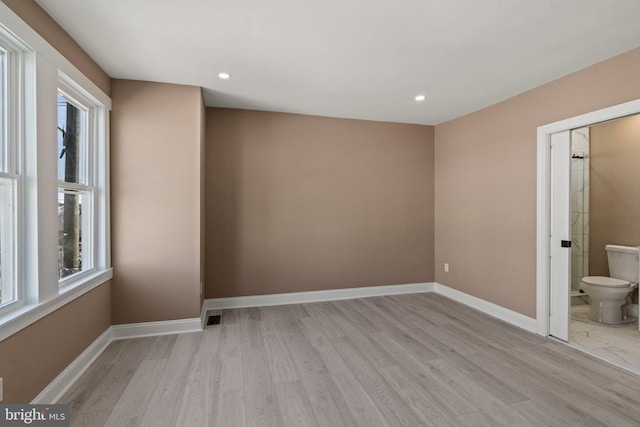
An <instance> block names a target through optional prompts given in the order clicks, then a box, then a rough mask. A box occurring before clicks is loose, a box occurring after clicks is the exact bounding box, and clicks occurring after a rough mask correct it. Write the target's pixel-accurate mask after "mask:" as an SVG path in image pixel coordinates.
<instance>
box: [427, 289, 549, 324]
mask: <svg viewBox="0 0 640 427" xmlns="http://www.w3.org/2000/svg"><path fill="white" fill-rule="evenodd" d="M435 293H436V294H438V295H442V296H444V297H447V298H451V299H452V300H454V301H456V302H459V303H460V304H464V305H466V306H469V307H471V308H475V309H476V310H478V311H481V312H483V313H484V314H488V315H489V316H491V317H495V318H496V319H500V320H503V321H505V322H507V323H510V324H511V325H514V326H517V327H519V328H522V329H524V330H526V331H529V332H533V333H536V332H537V321H536V319H534V318H532V317H529V316H525V315H524V314H521V313H518V312H516V311H513V310H509V309H508V308H504V307H502V306H500V305H497V304H494V303H492V302H489V301H485V300H483V299H480V298H477V297H474V296H472V295H469V294H466V293H464V292H460V291H458V290H456V289H453V288H450V287H448V286H445V285H442V284H440V283H436V284H435Z"/></svg>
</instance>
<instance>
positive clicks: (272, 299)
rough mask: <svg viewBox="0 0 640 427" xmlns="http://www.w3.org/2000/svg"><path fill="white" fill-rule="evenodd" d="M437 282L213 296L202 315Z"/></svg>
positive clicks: (416, 288) (423, 288)
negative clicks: (223, 296)
mask: <svg viewBox="0 0 640 427" xmlns="http://www.w3.org/2000/svg"><path fill="white" fill-rule="evenodd" d="M434 285H435V284H434V283H412V284H407V285H384V286H368V287H361V288H348V289H329V290H324V291H308V292H291V293H284V294H269V295H254V296H244V297H229V298H212V299H206V300H204V303H203V304H202V317H203V318H204V316H205V314H206V312H207V311H208V310H221V309H228V308H245V307H265V306H271V305H285V304H304V303H310V302H321V301H336V300H343V299H353V298H366V297H376V296H384V295H399V294H415V293H421V292H433V290H434Z"/></svg>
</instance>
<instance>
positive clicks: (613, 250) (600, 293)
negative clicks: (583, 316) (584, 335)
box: [580, 245, 640, 325]
mask: <svg viewBox="0 0 640 427" xmlns="http://www.w3.org/2000/svg"><path fill="white" fill-rule="evenodd" d="M605 249H606V250H607V260H608V262H609V274H610V276H611V277H604V276H587V277H583V278H582V283H581V284H580V287H581V288H582V289H583V290H584V291H585V292H586V293H587V294H589V296H590V297H591V308H590V310H589V319H591V320H593V321H594V322H600V323H606V324H608V325H620V324H623V323H629V322H632V321H633V320H634V319H633V318H631V317H630V316H629V315H628V311H629V307H630V305H631V291H633V290H634V289H635V288H636V287H637V286H638V278H639V277H640V262H639V258H638V257H639V255H640V250H639V249H638V248H637V247H633V246H618V245H607V246H606V247H605Z"/></svg>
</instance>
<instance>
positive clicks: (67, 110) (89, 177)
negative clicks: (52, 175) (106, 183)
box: [58, 88, 96, 286]
mask: <svg viewBox="0 0 640 427" xmlns="http://www.w3.org/2000/svg"><path fill="white" fill-rule="evenodd" d="M71 93H72V91H71V90H70V89H68V88H67V89H62V88H61V89H60V90H59V93H58V272H59V275H58V278H59V280H60V285H61V286H63V285H65V284H67V283H68V282H69V280H68V279H70V278H72V277H73V276H75V275H77V274H79V273H82V272H86V271H90V270H92V269H93V266H94V259H93V253H94V251H93V243H94V239H93V236H94V227H95V219H94V214H93V200H94V198H95V193H96V188H95V178H94V176H93V175H94V173H93V172H94V171H93V169H94V168H93V167H92V165H93V164H94V161H93V158H92V157H93V156H92V155H91V154H92V153H93V152H94V150H93V149H92V148H93V145H95V144H94V138H93V135H92V132H91V129H92V128H93V123H92V122H91V117H92V115H93V114H92V109H91V108H90V107H87V106H86V105H87V103H86V102H85V103H83V102H82V101H81V100H80V101H78V99H79V97H78V96H77V95H76V96H74V95H70V94H71Z"/></svg>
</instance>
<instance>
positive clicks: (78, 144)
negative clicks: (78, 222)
mask: <svg viewBox="0 0 640 427" xmlns="http://www.w3.org/2000/svg"><path fill="white" fill-rule="evenodd" d="M85 116H86V112H85V111H83V110H81V109H79V108H78V107H76V106H75V105H73V104H72V103H71V102H69V101H68V100H66V99H65V98H64V97H62V96H58V180H60V181H65V182H73V183H76V184H86V183H87V182H86V179H85V177H86V173H85V167H86V160H85V150H86V148H85V147H86V136H85V135H86V132H85V129H84V124H85V122H86V120H85Z"/></svg>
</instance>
